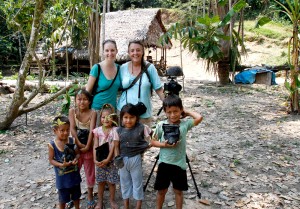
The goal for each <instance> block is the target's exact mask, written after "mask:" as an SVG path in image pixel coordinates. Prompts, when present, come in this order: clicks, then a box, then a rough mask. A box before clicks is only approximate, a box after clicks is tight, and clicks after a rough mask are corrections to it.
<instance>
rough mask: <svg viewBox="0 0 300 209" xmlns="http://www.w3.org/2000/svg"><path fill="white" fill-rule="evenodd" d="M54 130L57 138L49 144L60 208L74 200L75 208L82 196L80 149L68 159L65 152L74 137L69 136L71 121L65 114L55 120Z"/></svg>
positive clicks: (77, 206) (62, 208)
mask: <svg viewBox="0 0 300 209" xmlns="http://www.w3.org/2000/svg"><path fill="white" fill-rule="evenodd" d="M52 125H53V131H54V134H55V135H56V137H55V139H54V140H52V141H51V142H50V143H49V144H48V151H49V153H48V154H49V162H50V164H51V165H53V166H54V171H55V176H56V180H55V181H56V188H57V189H58V199H59V208H60V209H64V208H65V206H66V203H67V202H70V201H71V200H73V202H74V205H75V208H76V209H78V208H79V198H80V196H81V189H80V182H81V177H80V173H79V169H78V167H77V162H78V158H79V152H78V149H75V153H74V151H73V158H74V157H75V154H76V157H75V158H74V159H73V160H72V159H71V161H69V160H67V158H69V155H66V152H64V150H65V147H66V146H67V144H71V145H73V146H74V140H73V138H71V137H69V134H70V122H69V120H68V118H67V117H65V116H57V117H55V118H54V120H53V124H52Z"/></svg>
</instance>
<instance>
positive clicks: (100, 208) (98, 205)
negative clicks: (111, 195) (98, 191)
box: [95, 201, 103, 209]
mask: <svg viewBox="0 0 300 209" xmlns="http://www.w3.org/2000/svg"><path fill="white" fill-rule="evenodd" d="M102 208H103V202H102V201H98V202H97V205H96V207H95V209H102Z"/></svg>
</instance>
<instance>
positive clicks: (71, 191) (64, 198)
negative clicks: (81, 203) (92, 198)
mask: <svg viewBox="0 0 300 209" xmlns="http://www.w3.org/2000/svg"><path fill="white" fill-rule="evenodd" d="M80 196H81V188H80V184H79V185H76V186H74V187H71V188H63V189H59V190H58V201H59V203H67V202H70V201H71V200H79V199H80Z"/></svg>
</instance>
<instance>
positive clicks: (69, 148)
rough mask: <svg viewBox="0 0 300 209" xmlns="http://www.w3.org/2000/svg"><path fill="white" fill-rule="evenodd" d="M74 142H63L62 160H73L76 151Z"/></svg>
mask: <svg viewBox="0 0 300 209" xmlns="http://www.w3.org/2000/svg"><path fill="white" fill-rule="evenodd" d="M75 146H76V145H75V144H69V143H68V144H65V147H64V154H63V157H62V158H63V160H65V161H66V162H70V161H73V160H74V159H75V157H76V153H75Z"/></svg>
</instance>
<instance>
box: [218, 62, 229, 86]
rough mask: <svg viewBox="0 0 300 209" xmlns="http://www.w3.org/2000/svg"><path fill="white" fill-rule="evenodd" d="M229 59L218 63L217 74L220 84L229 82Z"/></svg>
mask: <svg viewBox="0 0 300 209" xmlns="http://www.w3.org/2000/svg"><path fill="white" fill-rule="evenodd" d="M229 69H230V64H229V61H219V62H218V65H217V74H218V78H219V83H220V85H227V84H228V83H229Z"/></svg>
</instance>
